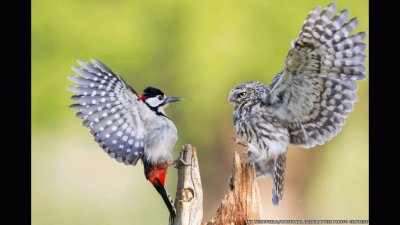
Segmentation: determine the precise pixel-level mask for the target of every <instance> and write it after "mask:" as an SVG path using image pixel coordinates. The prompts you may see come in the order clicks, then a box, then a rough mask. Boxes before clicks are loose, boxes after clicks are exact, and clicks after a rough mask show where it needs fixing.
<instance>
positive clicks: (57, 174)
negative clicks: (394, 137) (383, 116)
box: [32, 0, 368, 225]
mask: <svg viewBox="0 0 400 225" xmlns="http://www.w3.org/2000/svg"><path fill="white" fill-rule="evenodd" d="M329 3H330V1H317V0H309V1H292V0H281V1H272V0H271V1H266V0H251V1H237V0H236V1H215V0H203V1H197V2H195V1H184V0H181V1H161V0H150V1H136V0H135V1H132V0H131V1H127V0H124V1H122V0H114V1H105V0H102V1H100V0H96V1H94V0H86V1H78V0H59V1H50V0H33V1H32V224H34V225H42V224H45V225H47V224H58V225H63V224H74V225H78V224H98V225H101V224H119V225H124V224H157V225H159V224H166V223H167V218H168V212H167V209H166V208H164V203H163V202H162V200H161V198H160V197H159V196H158V194H157V192H156V191H155V190H154V189H153V188H152V187H151V185H150V184H149V183H148V182H147V181H146V180H145V178H144V176H143V168H142V165H141V163H139V164H138V166H137V167H132V166H125V165H124V164H120V163H117V162H116V161H115V160H114V159H111V158H109V157H108V156H107V155H106V154H105V153H104V152H103V150H101V148H100V147H99V146H98V145H97V143H95V142H94V141H93V138H92V136H91V135H90V134H89V132H88V130H87V129H86V128H84V127H82V126H81V125H80V123H81V121H80V120H78V119H77V118H75V117H74V113H75V112H74V111H72V110H70V109H68V107H67V106H68V105H70V104H71V103H72V101H71V100H70V99H69V97H70V96H71V93H68V92H67V90H66V87H67V86H68V85H72V83H71V82H69V81H68V80H67V79H66V76H67V75H71V74H72V71H71V70H70V67H71V66H73V65H77V64H76V62H75V60H76V59H78V58H79V59H83V60H88V59H89V58H92V57H93V58H97V59H100V60H101V61H103V62H104V63H105V64H106V65H108V66H109V67H111V68H112V69H113V70H114V71H115V72H117V73H119V74H121V75H122V76H123V77H124V79H125V80H126V81H127V82H128V83H129V84H131V85H132V86H133V87H134V88H135V89H136V90H137V91H138V92H140V91H141V90H143V88H145V87H147V86H150V85H151V86H155V87H159V88H161V89H162V90H164V92H165V93H166V95H170V96H180V97H183V98H185V99H186V101H184V102H181V103H177V104H173V105H172V106H170V107H169V108H168V109H167V113H168V114H169V116H170V117H171V118H172V120H173V121H174V122H175V124H176V126H177V128H178V132H179V141H178V143H177V145H176V147H175V156H176V155H177V153H178V151H179V149H180V146H181V145H182V144H185V143H191V144H193V145H195V146H196V147H197V149H198V155H199V160H200V162H199V163H200V170H201V175H202V182H203V188H204V216H205V217H204V221H208V220H209V219H210V218H211V217H212V216H213V215H214V213H215V212H216V209H217V207H218V205H219V203H220V201H221V199H222V198H223V196H224V195H225V193H226V192H227V190H228V179H229V175H230V169H231V163H232V154H233V152H234V150H240V149H241V148H240V147H239V146H237V145H235V144H234V143H233V142H232V140H231V138H232V137H234V136H235V134H234V130H233V126H232V108H231V106H230V105H229V104H228V103H227V94H228V92H229V90H230V89H231V88H232V87H233V86H235V85H237V84H239V83H241V82H245V81H249V80H259V81H262V82H266V83H269V82H270V80H271V79H272V77H273V76H274V75H275V74H276V73H278V72H279V71H280V70H281V69H282V68H283V62H284V60H285V57H286V54H287V52H288V50H289V49H290V42H291V40H292V39H294V38H295V37H296V36H297V34H298V33H299V31H300V28H301V26H302V24H303V21H304V19H305V17H306V15H307V13H308V12H309V11H310V10H311V9H312V8H314V7H315V6H316V5H321V6H323V7H324V6H326V5H327V4H329ZM337 3H338V6H339V10H341V9H343V8H349V9H350V12H351V16H353V17H354V16H357V17H359V18H360V25H359V28H358V31H361V30H363V31H367V32H368V1H367V0H353V1H344V0H340V1H337ZM366 41H367V42H368V38H367V40H366ZM367 51H368V49H367ZM366 64H367V65H368V62H367V63H366ZM359 86H360V90H359V92H358V93H359V95H358V96H359V101H358V102H357V104H356V107H355V111H354V112H353V113H352V114H350V116H349V118H348V119H347V121H346V125H345V126H344V128H343V131H342V132H341V133H340V134H339V135H338V136H337V137H336V138H334V139H333V140H332V141H330V142H328V143H326V144H325V145H323V146H319V147H316V148H314V149H313V150H304V149H298V148H296V147H293V146H291V147H290V148H289V154H288V164H287V176H286V185H285V189H286V190H285V195H284V199H283V202H282V204H281V205H280V206H279V207H277V208H276V207H272V204H271V182H270V180H266V179H264V180H260V181H259V187H260V192H261V195H262V196H261V197H262V201H263V217H262V219H296V218H297V219H302V218H303V219H368V79H367V80H365V81H362V82H360V83H359ZM167 187H168V190H169V192H171V193H172V195H175V190H176V189H175V188H176V170H175V169H174V168H171V169H170V170H169V174H168V182H167Z"/></svg>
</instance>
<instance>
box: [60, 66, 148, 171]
mask: <svg viewBox="0 0 400 225" xmlns="http://www.w3.org/2000/svg"><path fill="white" fill-rule="evenodd" d="M91 61H92V63H93V65H92V64H89V63H87V62H84V61H81V60H78V64H79V65H80V66H81V68H77V67H72V70H73V71H74V72H76V73H77V74H79V75H80V76H70V77H68V78H69V79H70V80H71V81H73V82H75V83H77V84H78V86H77V87H72V86H71V87H68V90H69V91H71V92H74V93H76V94H77V95H74V96H72V97H71V99H72V100H73V101H75V102H76V103H77V104H73V105H71V106H70V108H72V109H76V110H79V112H78V113H76V116H77V117H78V118H81V119H83V122H82V125H83V126H85V127H89V129H90V133H91V134H92V135H93V136H94V138H95V140H96V142H98V143H99V144H100V146H101V147H102V148H103V149H104V150H105V151H106V152H107V153H108V154H109V155H110V156H111V157H113V158H115V159H116V160H117V161H119V162H124V163H125V164H132V165H136V163H137V161H138V160H139V158H140V157H141V155H142V154H143V150H144V143H143V141H144V140H143V139H144V137H143V132H142V131H143V130H144V129H143V126H144V125H143V122H142V121H141V119H140V117H139V113H138V110H137V107H138V104H143V103H142V101H140V100H139V98H138V96H137V94H136V92H135V91H134V90H133V89H132V88H131V87H129V86H128V85H127V84H126V83H125V81H124V80H123V79H122V78H121V77H120V76H118V75H117V74H115V73H113V72H112V71H111V70H110V69H109V68H108V67H107V66H105V65H104V64H103V63H101V62H99V61H97V60H95V59H92V60H91Z"/></svg>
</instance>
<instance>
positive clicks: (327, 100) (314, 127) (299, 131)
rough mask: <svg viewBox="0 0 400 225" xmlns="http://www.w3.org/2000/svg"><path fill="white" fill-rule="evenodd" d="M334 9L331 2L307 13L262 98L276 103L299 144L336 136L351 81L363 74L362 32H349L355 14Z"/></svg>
mask: <svg viewBox="0 0 400 225" xmlns="http://www.w3.org/2000/svg"><path fill="white" fill-rule="evenodd" d="M335 12H336V3H331V4H330V5H328V6H327V7H326V8H325V9H324V10H323V11H322V12H320V8H319V7H317V8H315V9H314V10H312V11H311V12H310V13H309V15H308V17H307V19H306V20H305V22H304V25H303V28H302V31H301V32H300V34H299V36H298V38H297V39H296V40H294V42H293V43H292V49H291V50H290V51H289V53H288V56H287V58H286V62H285V69H284V70H283V71H282V72H281V73H279V74H278V75H277V76H276V77H275V78H274V79H273V80H272V83H271V85H270V93H269V95H268V97H267V99H266V100H267V102H269V103H271V104H273V105H281V107H280V108H281V109H282V110H283V111H281V114H282V115H285V116H286V117H287V118H286V119H287V122H289V132H290V142H291V143H292V144H296V145H300V146H302V147H313V146H315V145H317V144H323V143H324V142H325V141H328V140H330V139H332V138H333V137H334V136H336V134H337V133H338V132H339V131H340V130H341V127H342V126H343V124H344V121H345V118H346V117H347V116H348V114H349V113H350V112H351V111H352V110H353V105H354V103H355V102H356V100H357V96H356V91H357V89H358V87H357V84H356V81H357V80H362V79H365V74H364V72H365V70H366V68H365V66H364V65H363V63H364V61H365V58H366V56H365V54H364V50H365V48H366V44H365V43H363V40H364V38H365V33H364V32H359V33H357V34H353V35H349V33H350V32H352V31H353V30H354V29H355V28H356V27H357V25H358V19H357V18H353V19H351V20H350V21H348V17H349V11H348V10H347V9H345V10H343V11H341V12H340V13H338V14H337V15H335V16H334V14H335ZM347 21H348V22H347Z"/></svg>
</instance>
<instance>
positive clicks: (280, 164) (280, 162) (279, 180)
mask: <svg viewBox="0 0 400 225" xmlns="http://www.w3.org/2000/svg"><path fill="white" fill-rule="evenodd" d="M285 167H286V153H284V154H281V155H279V156H278V157H277V158H276V159H275V170H274V176H273V185H272V204H274V206H277V205H279V203H280V202H281V201H282V196H283V187H284V182H285Z"/></svg>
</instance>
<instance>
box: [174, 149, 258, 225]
mask: <svg viewBox="0 0 400 225" xmlns="http://www.w3.org/2000/svg"><path fill="white" fill-rule="evenodd" d="M180 154H181V157H180V158H181V159H182V160H183V161H184V162H181V163H178V164H177V168H178V187H177V192H176V199H175V207H176V210H177V216H176V219H175V222H174V225H230V224H232V225H233V224H235V225H241V224H245V221H246V220H257V219H260V212H261V201H260V195H259V190H258V186H257V182H256V172H255V167H254V165H253V163H251V162H249V161H247V160H243V161H241V160H240V157H239V154H238V153H237V152H235V154H234V157H233V168H232V179H231V182H230V184H229V185H227V186H228V187H229V191H228V193H227V194H226V195H225V197H224V198H223V200H222V202H221V205H220V206H219V208H218V210H217V213H216V215H215V217H213V218H212V219H211V221H209V222H204V223H202V219H203V190H202V186H201V179H200V172H199V166H198V161H197V156H196V149H195V148H194V147H192V146H191V145H184V146H183V148H182V151H181V153H180ZM185 163H186V165H185Z"/></svg>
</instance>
